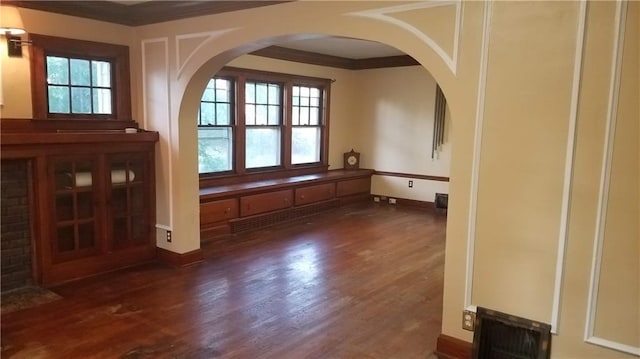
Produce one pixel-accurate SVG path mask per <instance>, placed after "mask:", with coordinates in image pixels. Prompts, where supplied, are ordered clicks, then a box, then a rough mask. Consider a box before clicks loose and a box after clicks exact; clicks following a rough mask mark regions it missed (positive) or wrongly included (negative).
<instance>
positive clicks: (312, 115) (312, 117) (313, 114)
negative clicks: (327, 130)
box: [309, 107, 320, 126]
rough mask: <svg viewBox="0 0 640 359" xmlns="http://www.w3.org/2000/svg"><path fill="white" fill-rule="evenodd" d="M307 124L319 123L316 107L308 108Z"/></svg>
mask: <svg viewBox="0 0 640 359" xmlns="http://www.w3.org/2000/svg"><path fill="white" fill-rule="evenodd" d="M309 124H310V125H314V126H317V125H319V124H320V110H319V109H318V108H316V107H312V108H310V109H309Z"/></svg>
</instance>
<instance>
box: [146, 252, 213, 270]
mask: <svg viewBox="0 0 640 359" xmlns="http://www.w3.org/2000/svg"><path fill="white" fill-rule="evenodd" d="M156 258H157V260H158V261H159V262H163V263H167V264H170V265H173V266H177V267H184V266H188V265H192V264H196V263H199V262H202V261H204V254H203V252H202V249H195V250H193V251H191V252H187V253H176V252H172V251H169V250H166V249H164V248H156Z"/></svg>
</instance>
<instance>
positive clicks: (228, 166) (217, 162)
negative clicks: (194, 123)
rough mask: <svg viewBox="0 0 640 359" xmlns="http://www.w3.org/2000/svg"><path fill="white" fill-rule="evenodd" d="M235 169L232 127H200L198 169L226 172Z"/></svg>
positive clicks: (200, 170)
mask: <svg viewBox="0 0 640 359" xmlns="http://www.w3.org/2000/svg"><path fill="white" fill-rule="evenodd" d="M232 169H233V136H232V129H231V127H217V128H198V171H199V172H200V173H210V172H224V171H231V170H232Z"/></svg>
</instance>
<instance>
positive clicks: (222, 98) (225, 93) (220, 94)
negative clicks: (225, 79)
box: [216, 89, 229, 102]
mask: <svg viewBox="0 0 640 359" xmlns="http://www.w3.org/2000/svg"><path fill="white" fill-rule="evenodd" d="M216 101H218V102H229V90H226V89H216Z"/></svg>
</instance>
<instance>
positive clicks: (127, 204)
mask: <svg viewBox="0 0 640 359" xmlns="http://www.w3.org/2000/svg"><path fill="white" fill-rule="evenodd" d="M147 162H148V160H147V157H146V154H145V153H134V154H125V155H117V156H113V157H111V158H110V161H109V166H108V167H109V171H108V172H109V183H110V189H111V190H110V191H111V201H110V202H111V206H110V211H111V216H110V217H111V224H110V225H111V231H112V232H111V234H112V236H111V238H112V243H113V247H115V248H122V247H127V246H131V245H139V244H146V243H148V242H149V239H150V237H149V235H150V223H149V220H150V219H149V187H148V183H147V181H148V180H147V176H148V173H147V172H148V170H147Z"/></svg>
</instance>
